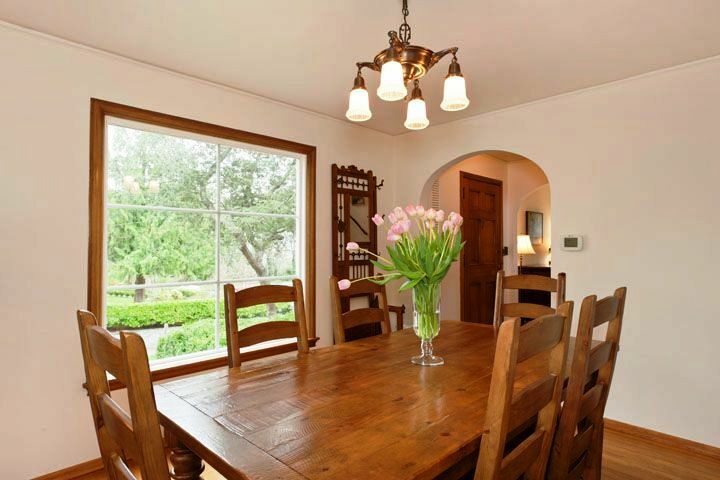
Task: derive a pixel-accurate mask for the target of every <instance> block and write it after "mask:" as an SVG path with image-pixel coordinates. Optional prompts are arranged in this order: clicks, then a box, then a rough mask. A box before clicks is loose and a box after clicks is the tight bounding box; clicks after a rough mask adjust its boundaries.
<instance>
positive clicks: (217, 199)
mask: <svg viewBox="0 0 720 480" xmlns="http://www.w3.org/2000/svg"><path fill="white" fill-rule="evenodd" d="M215 178H216V181H215V184H216V186H217V190H216V193H215V209H216V214H215V281H216V282H217V283H216V285H215V349H218V348H220V301H221V293H220V291H221V289H220V227H221V226H222V223H221V221H220V200H221V198H220V192H221V191H222V186H221V185H222V184H221V182H222V180H221V178H220V144H217V145H216V149H215Z"/></svg>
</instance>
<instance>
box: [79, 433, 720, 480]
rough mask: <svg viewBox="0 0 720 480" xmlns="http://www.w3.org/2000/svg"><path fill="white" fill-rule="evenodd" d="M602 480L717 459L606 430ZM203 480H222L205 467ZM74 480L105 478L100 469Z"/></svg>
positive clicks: (715, 474) (655, 479)
mask: <svg viewBox="0 0 720 480" xmlns="http://www.w3.org/2000/svg"><path fill="white" fill-rule="evenodd" d="M602 478H603V480H718V479H719V478H720V459H717V458H716V459H713V458H711V457H708V456H706V455H699V454H697V453H695V452H693V451H691V450H688V449H680V448H675V447H671V446H668V445H666V444H663V443H658V442H656V441H653V440H651V439H646V438H641V437H638V436H637V435H632V434H628V433H623V432H618V431H615V430H612V429H606V430H605V447H604V454H603V473H602ZM203 479H204V480H222V479H223V477H221V476H220V475H219V474H218V473H217V472H215V471H213V470H212V469H210V468H207V467H206V472H205V473H204V474H203ZM76 480H107V477H106V476H105V474H104V473H103V472H97V473H92V474H89V475H84V476H82V477H78V478H77V479H76Z"/></svg>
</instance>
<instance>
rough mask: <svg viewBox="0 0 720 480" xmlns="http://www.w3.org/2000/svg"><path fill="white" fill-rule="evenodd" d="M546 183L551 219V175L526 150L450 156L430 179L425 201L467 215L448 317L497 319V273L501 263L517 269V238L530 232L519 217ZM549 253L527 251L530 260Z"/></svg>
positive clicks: (445, 294)
mask: <svg viewBox="0 0 720 480" xmlns="http://www.w3.org/2000/svg"><path fill="white" fill-rule="evenodd" d="M493 185H494V186H493ZM543 187H546V188H545V190H544V192H546V193H547V195H548V198H547V208H546V209H543V211H542V215H543V218H544V220H546V221H547V222H548V225H549V222H550V220H551V212H550V209H549V193H550V190H549V183H548V178H547V176H546V175H545V172H544V171H543V170H542V168H540V167H539V166H538V165H537V164H536V163H535V162H533V161H532V160H530V159H528V158H526V157H524V156H522V155H519V154H516V153H512V152H506V151H497V150H488V151H480V152H473V153H470V154H467V155H463V156H461V157H458V158H456V159H454V160H452V161H450V162H448V163H447V164H446V165H444V166H443V167H442V168H441V169H439V170H437V171H435V172H434V173H433V174H432V175H431V176H430V178H428V179H427V181H426V182H425V185H424V187H423V191H422V196H421V199H422V202H423V203H424V204H425V205H430V206H433V207H434V208H441V209H443V210H445V211H456V212H460V213H461V214H462V215H463V216H464V217H465V218H466V221H465V224H464V227H463V235H464V239H465V241H466V247H465V249H464V252H463V255H462V259H461V261H460V262H459V263H458V264H455V265H453V267H452V268H451V269H450V271H449V272H448V275H447V277H446V279H445V281H444V282H443V286H442V308H441V315H442V318H443V319H455V320H457V319H462V320H464V321H473V322H480V323H491V322H492V310H493V308H494V295H495V275H496V273H497V271H498V270H500V269H504V270H505V271H506V272H507V273H508V274H515V273H517V265H518V256H517V241H516V239H517V235H520V234H525V233H526V231H525V230H526V227H525V224H524V221H523V222H520V221H518V218H519V217H521V216H522V217H523V218H524V216H525V213H524V212H525V210H523V208H525V207H526V205H527V202H528V201H529V199H530V200H534V199H533V198H532V197H530V195H531V194H532V193H533V192H540V191H541V190H540V189H542V188H543ZM463 194H464V195H465V197H464V198H463ZM523 202H525V203H523ZM533 205H535V204H533ZM538 213H539V212H538ZM493 218H495V219H497V221H493ZM548 234H549V228H548ZM549 240H550V237H549V235H548V236H547V238H545V237H543V242H544V243H543V248H545V247H547V248H549ZM535 257H537V258H535ZM546 258H547V252H546V250H543V252H541V254H540V255H533V256H525V257H524V261H525V263H526V264H531V263H537V262H544V261H546ZM508 300H509V301H511V300H512V299H508Z"/></svg>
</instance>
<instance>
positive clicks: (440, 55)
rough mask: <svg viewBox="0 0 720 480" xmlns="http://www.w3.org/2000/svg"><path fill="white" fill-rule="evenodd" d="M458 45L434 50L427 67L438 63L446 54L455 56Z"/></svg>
mask: <svg viewBox="0 0 720 480" xmlns="http://www.w3.org/2000/svg"><path fill="white" fill-rule="evenodd" d="M457 51H458V47H450V48H446V49H445V50H440V51H439V52H435V53H433V54H432V57H431V58H430V65H429V67H432V66H433V65H435V64H436V63H438V62H439V61H440V60H441V59H442V58H443V57H445V56H446V55H452V56H453V57H455V55H457Z"/></svg>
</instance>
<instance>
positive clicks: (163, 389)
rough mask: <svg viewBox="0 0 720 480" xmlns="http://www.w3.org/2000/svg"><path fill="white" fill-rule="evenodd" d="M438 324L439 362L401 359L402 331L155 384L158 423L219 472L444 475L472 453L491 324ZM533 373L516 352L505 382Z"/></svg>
mask: <svg viewBox="0 0 720 480" xmlns="http://www.w3.org/2000/svg"><path fill="white" fill-rule="evenodd" d="M441 325H442V326H441V332H440V336H439V337H438V338H436V340H435V341H434V342H433V343H434V345H435V352H436V353H437V354H438V355H441V356H442V357H444V358H445V365H444V366H440V367H420V366H417V365H413V364H411V363H410V357H411V356H412V355H416V354H417V352H418V349H419V340H418V338H417V337H416V336H415V334H414V333H413V331H412V330H402V331H399V332H395V333H393V334H391V335H387V336H378V337H373V338H368V339H363V340H358V341H354V342H349V343H345V344H342V345H336V346H332V347H325V348H319V349H315V350H312V351H311V352H310V353H309V354H305V355H298V354H294V355H292V356H291V357H290V358H287V357H286V358H284V359H282V360H280V361H274V362H264V363H262V362H261V363H260V365H255V366H253V365H251V364H247V365H245V364H244V365H243V366H242V367H241V368H233V369H227V370H223V371H214V372H210V373H207V374H202V375H197V376H193V377H190V378H186V379H182V380H176V381H173V382H169V383H165V384H163V385H158V386H156V401H157V406H158V411H159V413H160V417H161V422H162V424H163V425H164V426H165V428H166V429H167V430H168V431H169V432H170V433H171V434H172V435H173V436H175V437H176V438H177V439H178V440H179V441H181V442H182V443H183V444H184V445H185V446H187V447H188V448H189V449H190V450H192V451H193V452H194V453H195V454H197V455H198V456H200V457H202V458H203V459H204V460H205V461H206V462H208V463H209V464H210V465H212V466H213V468H215V469H216V470H218V471H219V472H220V473H221V474H222V475H224V476H225V477H226V478H228V479H229V480H235V479H245V478H252V479H265V478H283V479H296V478H297V479H301V478H306V479H331V478H335V479H336V478H347V479H356V478H361V477H362V478H364V479H383V480H385V479H390V478H392V479H397V480H402V479H431V478H436V477H438V476H444V475H449V473H448V471H452V469H453V467H454V466H455V470H463V469H466V468H467V466H468V465H470V464H472V463H473V459H474V458H477V457H476V456H477V453H476V452H477V450H478V447H479V443H480V437H481V435H482V425H483V420H484V417H485V408H486V402H487V395H488V391H489V387H490V377H491V371H492V361H493V355H494V351H495V331H494V329H493V328H492V327H488V326H483V325H478V324H470V323H461V322H455V321H443V322H442V324H441ZM571 348H572V346H571ZM536 374H537V375H539V374H540V364H539V363H538V362H535V363H531V362H526V364H525V365H522V366H521V368H519V370H518V377H517V382H516V388H522V387H523V386H525V385H527V384H528V383H529V382H530V381H532V379H533V378H534V377H535V375H536ZM188 478H192V477H188Z"/></svg>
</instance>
